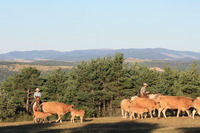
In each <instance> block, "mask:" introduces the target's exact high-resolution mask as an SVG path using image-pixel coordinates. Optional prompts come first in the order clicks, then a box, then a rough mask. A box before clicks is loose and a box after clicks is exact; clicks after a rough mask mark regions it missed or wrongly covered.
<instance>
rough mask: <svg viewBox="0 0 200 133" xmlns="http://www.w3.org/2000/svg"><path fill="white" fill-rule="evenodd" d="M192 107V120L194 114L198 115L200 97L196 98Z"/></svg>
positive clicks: (199, 112)
mask: <svg viewBox="0 0 200 133" xmlns="http://www.w3.org/2000/svg"><path fill="white" fill-rule="evenodd" d="M193 107H194V108H195V109H194V110H193V111H192V118H193V119H194V116H195V113H196V112H197V113H198V114H199V115H200V97H197V98H196V99H195V100H194V102H193Z"/></svg>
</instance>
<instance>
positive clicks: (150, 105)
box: [131, 97, 160, 118]
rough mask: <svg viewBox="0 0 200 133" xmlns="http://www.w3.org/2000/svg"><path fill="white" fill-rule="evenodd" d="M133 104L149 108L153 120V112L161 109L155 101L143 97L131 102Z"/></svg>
mask: <svg viewBox="0 0 200 133" xmlns="http://www.w3.org/2000/svg"><path fill="white" fill-rule="evenodd" d="M131 104H132V106H139V107H143V108H147V109H148V111H149V114H150V116H151V118H153V115H152V111H153V110H154V109H158V108H159V107H160V106H159V104H157V103H156V102H155V101H154V100H152V99H149V98H141V97H136V98H134V99H133V101H131Z"/></svg>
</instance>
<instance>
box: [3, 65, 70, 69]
mask: <svg viewBox="0 0 200 133" xmlns="http://www.w3.org/2000/svg"><path fill="white" fill-rule="evenodd" d="M25 67H35V68H36V69H38V70H40V71H52V70H55V69H59V68H61V69H71V68H72V66H42V65H22V64H11V65H0V68H3V69H7V70H9V71H20V70H21V69H23V68H25Z"/></svg>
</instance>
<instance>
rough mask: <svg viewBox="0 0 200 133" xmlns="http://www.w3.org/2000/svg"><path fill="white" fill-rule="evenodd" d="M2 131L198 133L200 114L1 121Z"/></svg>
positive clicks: (199, 130)
mask: <svg viewBox="0 0 200 133" xmlns="http://www.w3.org/2000/svg"><path fill="white" fill-rule="evenodd" d="M3 132H23V133H25V132H30V133H37V132H44V133H54V132H56V133H66V132H67V133H68V132H70V133H79V132H83V133H110V132H126V133H127V132H128V133H129V132H131V133H133V132H134V133H195V132H200V117H196V119H194V120H193V119H192V118H188V117H180V118H176V117H169V118H167V119H165V118H161V119H158V118H153V119H151V118H147V119H142V120H129V119H123V118H121V117H105V118H86V119H85V121H84V123H80V121H79V120H78V119H77V120H76V123H74V124H73V123H71V122H70V121H69V120H65V121H64V122H63V123H55V122H52V123H44V124H34V123H33V121H25V122H14V123H0V133H3Z"/></svg>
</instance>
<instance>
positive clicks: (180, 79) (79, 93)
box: [0, 53, 200, 120]
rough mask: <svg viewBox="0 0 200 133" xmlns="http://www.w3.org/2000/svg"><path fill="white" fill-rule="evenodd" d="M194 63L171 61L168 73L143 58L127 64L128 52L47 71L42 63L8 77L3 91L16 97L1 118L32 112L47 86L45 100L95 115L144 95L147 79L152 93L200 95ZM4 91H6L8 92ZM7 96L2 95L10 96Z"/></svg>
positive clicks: (106, 114)
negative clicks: (178, 65)
mask: <svg viewBox="0 0 200 133" xmlns="http://www.w3.org/2000/svg"><path fill="white" fill-rule="evenodd" d="M197 70H198V66H197V64H196V62H194V63H193V64H192V66H191V68H189V69H188V70H185V71H178V70H173V69H171V68H170V67H168V66H165V71H164V72H157V71H153V70H150V69H149V68H148V67H147V66H145V65H139V64H137V63H135V64H133V65H130V64H124V57H123V54H121V53H117V54H116V55H115V56H113V57H111V56H107V57H104V58H96V59H92V60H91V61H89V62H86V61H82V62H81V63H80V64H78V65H77V66H76V67H74V68H73V69H71V70H69V71H64V70H62V69H58V70H55V71H52V72H51V73H48V74H47V75H45V76H44V75H43V76H41V72H40V71H39V70H37V69H36V68H31V67H28V68H24V69H22V70H21V71H20V72H19V73H17V74H14V75H12V76H11V77H9V78H8V79H6V80H5V81H4V82H3V83H2V85H1V89H0V92H1V94H5V95H8V96H9V97H10V99H9V101H7V105H12V106H14V108H13V110H12V109H9V106H5V105H3V102H5V101H3V102H1V103H0V105H1V107H0V109H2V110H6V109H8V110H9V112H8V113H7V114H3V115H0V117H1V119H2V120H3V119H5V118H6V117H12V116H13V115H16V114H17V113H19V112H20V111H24V112H27V111H28V108H29V104H30V102H31V100H32V96H33V92H34V90H35V88H37V87H39V88H40V89H41V90H42V101H43V102H45V101H58V102H64V103H68V104H74V105H75V108H77V109H85V110H86V114H87V116H89V117H104V116H112V115H114V114H115V112H116V111H117V110H119V106H120V101H121V100H122V99H124V98H130V97H131V96H135V95H139V91H140V88H141V86H142V84H143V83H147V84H148V85H149V86H148V90H149V91H150V92H151V93H162V94H164V95H178V96H189V97H194V98H195V97H197V96H199V95H200V74H199V72H198V71H197ZM2 96H3V95H1V97H2ZM5 98H6V97H2V99H5Z"/></svg>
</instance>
